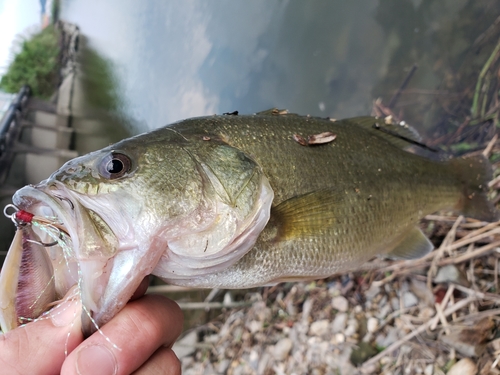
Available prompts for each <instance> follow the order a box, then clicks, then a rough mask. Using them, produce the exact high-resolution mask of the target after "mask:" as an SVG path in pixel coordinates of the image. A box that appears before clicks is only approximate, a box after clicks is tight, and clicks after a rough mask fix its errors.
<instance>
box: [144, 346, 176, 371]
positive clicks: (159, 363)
mask: <svg viewBox="0 0 500 375" xmlns="http://www.w3.org/2000/svg"><path fill="white" fill-rule="evenodd" d="M180 374H181V362H180V361H179V359H178V358H177V356H176V355H175V353H174V351H173V350H172V349H170V348H167V347H165V346H162V347H161V348H160V349H158V350H157V351H156V352H155V353H154V354H153V355H152V356H151V358H149V359H148V361H147V362H146V363H145V364H143V365H142V366H141V367H140V368H139V370H137V371H136V372H134V375H180Z"/></svg>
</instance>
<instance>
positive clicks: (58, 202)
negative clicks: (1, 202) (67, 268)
mask: <svg viewBox="0 0 500 375" xmlns="http://www.w3.org/2000/svg"><path fill="white" fill-rule="evenodd" d="M61 185H62V184H61ZM12 202H13V203H14V205H15V206H16V207H17V208H19V209H21V210H24V211H27V212H29V213H32V214H34V215H38V216H42V217H47V216H49V214H50V212H48V211H47V210H46V208H48V209H50V210H51V211H52V215H50V216H54V217H56V218H57V219H58V220H59V221H60V223H61V224H62V225H63V227H64V228H65V230H66V231H67V232H68V234H69V235H70V237H71V239H72V241H73V246H74V247H75V246H76V247H77V246H78V244H77V243H76V242H77V239H78V236H77V233H76V232H75V228H77V226H78V224H80V223H79V220H78V218H77V217H76V209H75V208H76V206H77V203H76V202H75V200H74V199H71V197H70V194H69V192H67V190H66V189H65V188H64V187H63V186H59V183H57V182H53V183H50V184H47V185H36V186H31V185H30V186H25V187H23V188H21V189H19V190H18V191H16V193H15V194H14V196H13V197H12Z"/></svg>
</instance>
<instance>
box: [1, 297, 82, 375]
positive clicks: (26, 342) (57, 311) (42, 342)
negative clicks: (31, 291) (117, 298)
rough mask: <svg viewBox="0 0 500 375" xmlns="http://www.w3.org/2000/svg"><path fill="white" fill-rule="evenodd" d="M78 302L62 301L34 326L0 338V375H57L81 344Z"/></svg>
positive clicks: (16, 330) (20, 328)
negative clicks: (69, 356)
mask: <svg viewBox="0 0 500 375" xmlns="http://www.w3.org/2000/svg"><path fill="white" fill-rule="evenodd" d="M80 312H81V304H80V301H75V300H66V301H64V302H63V303H61V304H59V305H58V306H57V307H55V308H53V309H52V310H51V311H50V312H48V313H47V314H45V315H43V316H42V317H41V318H39V319H38V320H37V321H35V322H31V323H28V324H26V325H24V326H21V327H18V328H16V329H14V330H12V331H10V332H7V333H6V334H4V335H0V353H2V355H1V356H0V374H18V375H21V374H30V375H31V374H38V375H49V374H59V372H60V370H61V366H62V363H63V362H64V359H65V358H66V355H67V354H68V353H70V352H71V351H72V350H73V349H74V348H75V347H76V346H77V345H78V344H80V343H81V342H82V341H83V337H82V333H81V320H80Z"/></svg>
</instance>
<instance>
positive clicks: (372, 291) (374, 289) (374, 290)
mask: <svg viewBox="0 0 500 375" xmlns="http://www.w3.org/2000/svg"><path fill="white" fill-rule="evenodd" d="M379 293H380V288H379V287H378V286H375V285H374V284H372V285H370V288H368V290H367V291H366V292H365V296H366V300H367V301H371V300H372V299H373V298H375V296H376V295H377V294H379Z"/></svg>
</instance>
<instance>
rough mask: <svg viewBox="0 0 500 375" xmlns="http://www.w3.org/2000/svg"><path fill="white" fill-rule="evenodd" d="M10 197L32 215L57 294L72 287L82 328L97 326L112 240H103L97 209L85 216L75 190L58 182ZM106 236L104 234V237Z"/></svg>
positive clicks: (86, 330)
mask: <svg viewBox="0 0 500 375" xmlns="http://www.w3.org/2000/svg"><path fill="white" fill-rule="evenodd" d="M12 201H13V203H14V205H15V206H16V207H17V208H18V209H19V210H23V211H26V212H29V213H30V214H32V215H35V216H34V218H33V225H32V226H33V227H34V230H35V231H36V232H37V234H38V236H39V237H40V239H41V240H42V243H44V244H47V247H46V249H47V252H48V253H49V257H50V259H51V261H52V264H53V268H54V279H55V285H56V296H57V298H62V297H63V296H65V295H66V294H67V293H68V291H69V290H70V289H71V288H73V287H74V286H77V288H76V289H77V291H78V293H77V295H79V297H80V299H81V302H82V314H81V318H82V330H83V331H84V333H85V334H86V336H88V335H90V334H91V333H92V332H94V331H95V330H97V329H98V327H99V325H100V324H104V322H100V321H99V319H98V318H95V316H96V315H98V314H99V313H100V312H101V310H102V300H101V299H102V296H103V293H104V290H105V288H106V286H107V284H108V281H109V280H108V279H109V276H110V272H109V270H110V268H111V267H112V263H113V261H111V257H110V254H112V253H113V252H114V251H115V250H116V249H110V246H111V244H110V243H109V241H108V242H106V241H105V240H103V238H102V234H101V233H100V232H99V231H98V230H97V229H96V225H95V221H96V220H101V221H100V224H101V226H102V219H100V218H99V217H98V215H97V214H96V213H93V214H92V215H89V212H88V210H87V209H86V208H85V207H84V206H82V205H81V204H80V202H79V200H78V199H77V198H76V197H75V196H74V193H72V192H71V191H69V190H68V189H67V188H65V187H64V185H63V184H62V183H60V182H58V181H51V182H50V183H41V184H39V185H36V186H25V187H23V188H21V189H20V190H18V191H17V192H16V193H15V194H14V196H13V198H12ZM108 239H109V236H108Z"/></svg>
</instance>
